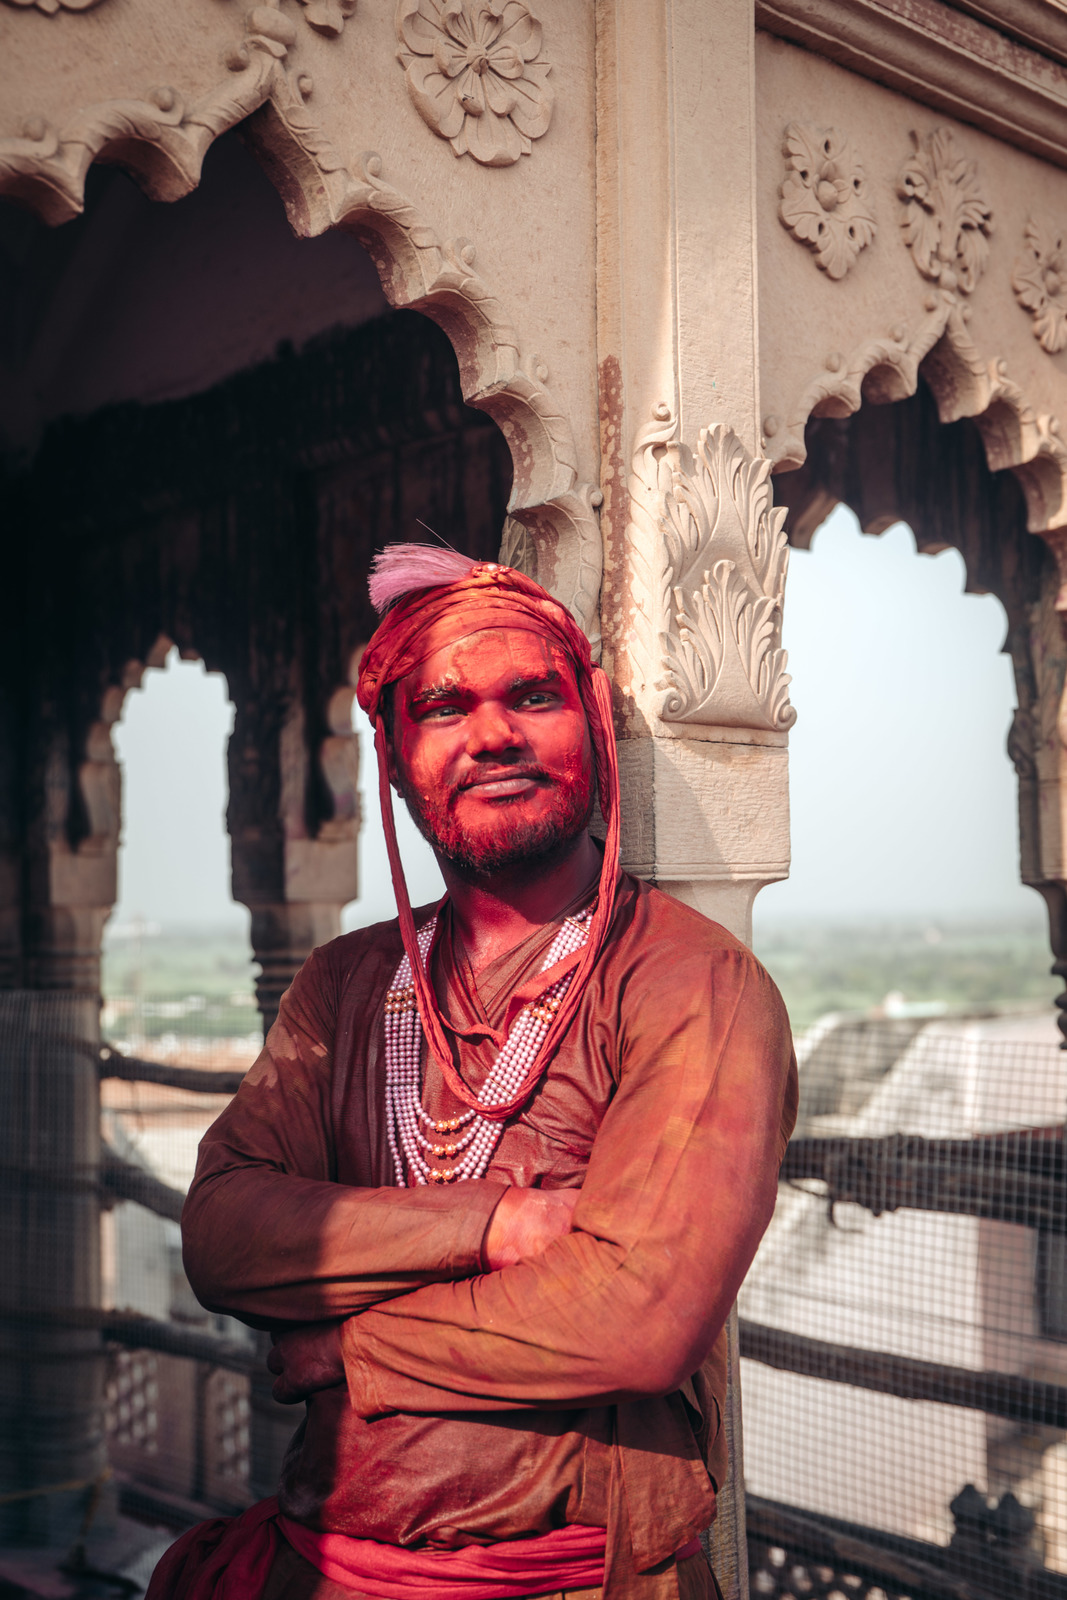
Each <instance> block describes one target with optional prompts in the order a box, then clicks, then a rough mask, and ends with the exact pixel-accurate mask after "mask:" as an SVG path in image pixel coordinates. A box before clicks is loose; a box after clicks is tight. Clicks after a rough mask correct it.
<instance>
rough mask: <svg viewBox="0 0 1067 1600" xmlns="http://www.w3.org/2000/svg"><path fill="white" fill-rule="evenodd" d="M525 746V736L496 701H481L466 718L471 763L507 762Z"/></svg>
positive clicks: (505, 708) (468, 752)
mask: <svg viewBox="0 0 1067 1600" xmlns="http://www.w3.org/2000/svg"><path fill="white" fill-rule="evenodd" d="M525 746H526V736H525V734H524V733H523V732H522V730H521V729H520V728H519V727H518V726H517V725H516V723H515V722H514V721H513V719H512V718H511V716H510V715H509V713H508V709H507V707H506V706H503V705H501V704H500V702H499V701H495V700H489V701H483V702H482V704H481V705H480V706H479V707H478V709H477V710H476V711H475V712H473V714H472V715H471V716H469V717H468V718H467V754H468V755H469V756H470V757H471V759H472V760H473V761H491V760H494V759H495V760H507V759H508V757H509V756H510V757H514V756H515V755H517V754H518V752H519V751H520V750H523V749H524V748H525Z"/></svg>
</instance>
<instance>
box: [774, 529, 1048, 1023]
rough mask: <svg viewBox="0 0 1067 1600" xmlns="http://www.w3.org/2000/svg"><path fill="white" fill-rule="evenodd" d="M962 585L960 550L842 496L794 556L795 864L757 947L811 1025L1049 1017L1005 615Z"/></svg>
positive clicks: (789, 629)
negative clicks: (871, 530)
mask: <svg viewBox="0 0 1067 1600" xmlns="http://www.w3.org/2000/svg"><path fill="white" fill-rule="evenodd" d="M966 578H967V574H966V569H965V567H964V562H963V558H962V556H961V555H960V553H959V551H958V550H956V549H954V548H951V547H949V548H944V547H943V548H941V549H940V550H939V551H938V552H937V553H934V554H930V553H927V552H923V554H922V556H921V558H917V555H916V548H915V539H914V536H913V534H912V531H911V529H910V528H909V527H908V526H907V525H906V524H905V523H903V522H897V523H895V524H893V525H892V526H890V527H889V528H888V529H887V531H885V532H884V533H882V534H881V535H880V536H879V537H869V536H865V535H862V534H861V533H860V528H859V523H858V521H857V519H856V517H855V515H854V514H853V512H852V511H851V510H850V509H849V508H848V507H847V506H845V505H839V506H838V507H837V508H836V509H835V510H834V511H833V512H832V514H831V515H830V517H829V518H828V519H827V520H826V521H825V522H824V523H823V524H822V526H821V528H820V529H819V531H818V532H817V533H816V535H815V537H814V540H813V543H812V548H811V549H794V550H793V551H792V552H791V553H790V567H789V576H788V581H787V588H786V604H785V608H784V620H783V643H784V645H785V647H786V649H787V651H788V652H789V671H790V673H791V675H792V678H793V683H792V686H791V695H792V699H793V703H794V705H795V706H796V708H797V712H798V716H797V722H796V725H795V727H794V728H793V729H792V731H791V733H790V739H789V745H790V755H789V760H790V812H791V817H790V831H791V840H792V865H791V869H790V876H789V879H788V880H787V881H786V882H784V883H781V884H774V885H771V886H770V887H768V888H767V889H765V890H764V891H763V893H762V894H761V895H760V896H759V898H758V899H757V902H756V907H755V917H754V941H755V946H756V949H757V952H758V953H759V954H760V955H761V957H762V958H763V959H764V960H765V961H766V962H767V963H768V965H769V967H770V970H771V971H772V973H773V974H774V976H775V977H776V979H777V981H778V982H779V984H780V986H781V988H782V990H783V993H784V994H785V996H786V1000H787V1003H788V1004H789V1008H790V1015H791V1017H792V1020H793V1025H794V1031H795V1032H796V1033H798V1034H799V1033H802V1032H803V1030H804V1029H805V1028H807V1027H808V1026H809V1025H810V1024H812V1023H813V1022H815V1021H816V1019H817V1018H818V1017H819V1016H821V1015H823V1014H824V1013H830V1012H840V1011H848V1012H858V1011H864V1010H868V1009H870V1008H881V1009H882V1010H888V1011H889V1012H890V1013H892V1012H894V1011H895V1012H897V1013H900V1012H901V1010H902V1008H903V1009H904V1010H907V1009H908V1008H911V1007H916V1006H921V1007H925V1008H926V1009H927V1010H928V1011H930V1012H934V1011H937V1010H938V1009H939V1008H940V1009H943V1010H946V1011H952V1010H959V1009H960V1008H967V1007H974V1006H979V1007H981V1006H986V1007H989V1006H1017V1007H1024V1008H1026V1007H1029V1008H1030V1009H1038V1010H1041V1009H1044V1010H1045V1012H1046V1015H1047V1016H1048V1018H1049V1019H1050V1021H1051V1016H1052V1012H1051V1001H1052V999H1053V997H1054V996H1055V994H1056V992H1057V984H1056V982H1055V980H1054V979H1053V978H1051V977H1050V976H1049V971H1048V969H1049V965H1050V960H1051V957H1050V955H1049V950H1048V930H1047V919H1046V915H1045V908H1044V906H1043V903H1042V901H1041V900H1040V899H1039V897H1038V896H1037V895H1036V894H1035V893H1034V891H1033V890H1032V889H1029V888H1026V887H1025V886H1024V885H1023V884H1022V883H1021V882H1020V880H1019V825H1018V811H1017V807H1018V798H1017V780H1016V776H1015V773H1014V772H1013V770H1012V764H1011V761H1010V760H1009V758H1008V754H1007V748H1006V746H1007V736H1008V730H1009V728H1010V726H1011V721H1012V715H1013V712H1014V708H1015V705H1016V687H1015V683H1014V680H1013V673H1012V661H1011V657H1010V655H1008V654H1007V653H1006V643H1007V641H1006V635H1007V631H1008V625H1007V621H1006V617H1005V611H1004V607H1003V606H1002V605H1001V603H1000V601H999V600H998V599H997V598H996V597H995V596H994V595H992V594H981V593H970V594H967V593H964V586H965V583H966Z"/></svg>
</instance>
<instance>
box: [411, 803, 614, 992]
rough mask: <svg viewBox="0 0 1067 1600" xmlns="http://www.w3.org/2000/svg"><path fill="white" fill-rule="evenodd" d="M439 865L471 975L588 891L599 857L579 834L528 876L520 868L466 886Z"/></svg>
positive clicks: (525, 869)
mask: <svg viewBox="0 0 1067 1600" xmlns="http://www.w3.org/2000/svg"><path fill="white" fill-rule="evenodd" d="M439 864H440V867H441V876H442V877H443V878H444V880H445V887H446V889H447V890H448V897H449V899H450V900H451V902H452V915H453V918H454V921H455V927H456V931H457V933H458V934H459V936H460V938H461V939H462V941H463V948H464V949H465V951H466V953H467V959H468V960H469V961H470V964H471V967H472V969H473V971H474V972H475V974H477V973H479V972H480V971H481V970H482V968H483V967H487V966H488V965H489V964H490V962H493V961H496V960H498V959H499V957H500V956H504V955H507V953H508V951H509V950H514V948H515V946H516V945H519V944H521V943H522V941H523V940H524V939H527V938H529V936H530V935H531V934H532V933H536V931H537V929H538V928H541V927H544V925H545V923H546V922H553V921H555V919H556V918H557V917H558V916H559V915H560V914H561V912H562V911H563V910H564V909H565V907H567V906H569V905H570V904H571V902H572V901H574V900H576V899H577V898H578V896H579V895H580V894H581V893H582V891H583V890H584V889H589V888H592V886H593V884H594V883H595V882H596V880H597V878H598V877H599V875H600V852H599V851H598V850H597V847H596V845H595V844H594V843H593V841H592V839H591V838H590V837H589V834H588V833H586V832H585V831H584V830H583V832H582V833H580V834H579V835H578V837H577V839H573V840H571V841H570V842H569V843H568V844H567V846H566V847H565V853H563V854H561V855H560V856H558V857H550V858H549V859H547V860H544V859H542V860H540V861H538V862H537V863H536V864H535V868H534V870H533V871H531V869H530V868H529V867H526V866H524V865H523V864H521V863H520V864H519V865H517V866H515V867H509V868H506V869H504V870H503V871H501V872H497V873H494V874H493V875H492V876H491V877H488V878H486V879H485V881H484V882H480V883H471V882H469V881H468V880H467V879H465V878H461V877H460V876H459V875H458V874H457V873H456V871H455V869H454V868H453V867H452V866H451V865H450V863H449V862H447V861H444V860H442V861H440V863H439Z"/></svg>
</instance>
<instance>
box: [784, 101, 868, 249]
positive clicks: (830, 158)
mask: <svg viewBox="0 0 1067 1600" xmlns="http://www.w3.org/2000/svg"><path fill="white" fill-rule="evenodd" d="M782 153H783V155H784V156H785V158H786V175H785V178H784V179H783V181H782V185H781V188H780V189H779V191H778V193H779V196H780V201H779V206H778V216H779V218H780V220H781V222H782V224H783V225H784V226H785V227H786V228H788V229H789V232H790V233H791V234H792V235H793V237H794V239H799V240H800V242H801V243H802V244H806V245H809V246H810V247H811V249H812V250H813V251H814V252H815V261H816V265H817V266H819V267H821V268H822V270H823V271H824V272H825V273H826V275H827V277H830V278H843V277H844V276H845V274H846V272H847V271H848V269H849V268H850V267H851V266H852V264H853V262H854V261H855V260H856V257H857V256H858V255H859V253H860V251H861V250H864V249H866V247H867V246H868V245H869V244H870V243H871V242H872V241H873V239H874V236H875V232H876V231H877V230H876V228H875V222H874V213H873V211H872V209H871V204H870V199H869V196H868V193H867V182H866V179H865V177H864V175H863V168H862V166H861V165H860V163H859V161H858V160H857V158H856V156H855V155H854V154H853V152H852V147H851V145H850V143H849V141H848V139H847V138H846V137H845V136H844V135H842V134H839V133H838V132H837V130H836V129H835V128H815V127H812V126H811V125H810V124H807V123H799V122H791V123H790V124H789V126H788V128H787V129H786V130H785V143H784V145H783V147H782Z"/></svg>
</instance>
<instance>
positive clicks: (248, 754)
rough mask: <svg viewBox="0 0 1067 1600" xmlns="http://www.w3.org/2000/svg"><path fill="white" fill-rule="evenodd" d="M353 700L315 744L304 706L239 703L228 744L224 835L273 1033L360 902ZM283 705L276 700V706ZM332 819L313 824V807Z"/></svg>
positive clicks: (339, 707)
mask: <svg viewBox="0 0 1067 1600" xmlns="http://www.w3.org/2000/svg"><path fill="white" fill-rule="evenodd" d="M352 698H353V691H352V689H350V688H343V689H340V690H338V691H337V693H336V694H334V696H333V697H332V699H331V701H330V704H329V706H328V708H327V710H326V726H327V729H328V731H327V733H326V736H325V738H322V739H315V738H314V737H309V734H308V719H307V717H306V715H305V713H304V710H303V708H302V706H301V705H300V703H299V701H298V700H296V699H295V698H294V697H292V696H289V695H287V696H286V698H285V700H284V701H283V702H282V703H281V704H277V705H275V704H271V703H270V701H266V700H264V699H260V700H259V701H258V702H256V703H255V704H254V705H251V706H250V705H249V704H248V703H247V702H246V703H245V704H243V705H242V704H241V703H238V706H237V716H236V719H235V724H234V732H233V737H232V739H231V741H230V751H229V769H230V804H229V810H228V813H227V825H228V827H229V830H230V840H231V849H232V861H233V897H234V899H235V900H237V901H239V902H240V903H241V904H242V905H245V906H247V907H248V909H249V910H250V911H251V913H252V950H253V954H254V956H255V959H256V960H257V961H258V962H259V965H260V973H259V977H258V978H257V979H256V996H257V999H258V1002H259V1009H260V1012H261V1014H262V1017H263V1025H264V1029H265V1030H266V1029H268V1028H269V1027H270V1026H271V1024H272V1023H273V1021H274V1019H275V1017H276V1016H277V1014H278V1002H279V1001H280V999H281V997H282V995H283V994H284V992H285V990H286V989H287V988H288V987H289V985H290V983H291V982H292V981H293V977H294V975H295V973H296V971H297V969H298V968H299V967H300V966H301V964H302V963H303V962H304V961H305V960H306V959H307V957H308V956H309V955H310V954H311V952H312V950H314V949H315V947H316V946H317V945H320V944H325V943H326V942H327V941H328V940H330V939H335V938H336V937H337V935H338V934H339V933H340V931H341V911H342V909H343V907H344V906H345V905H347V904H348V902H349V901H350V900H354V899H355V898H356V895H357V894H358V892H359V883H358V847H359V788H358V784H359V745H358V741H357V740H356V737H355V735H354V733H353V732H352ZM280 699H281V696H280V695H279V700H280ZM316 798H317V800H318V806H319V810H320V815H321V810H322V809H323V808H328V809H330V810H331V812H332V815H329V816H327V817H325V818H322V819H321V820H319V821H318V823H317V825H316V822H315V820H314V802H315V800H316Z"/></svg>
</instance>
